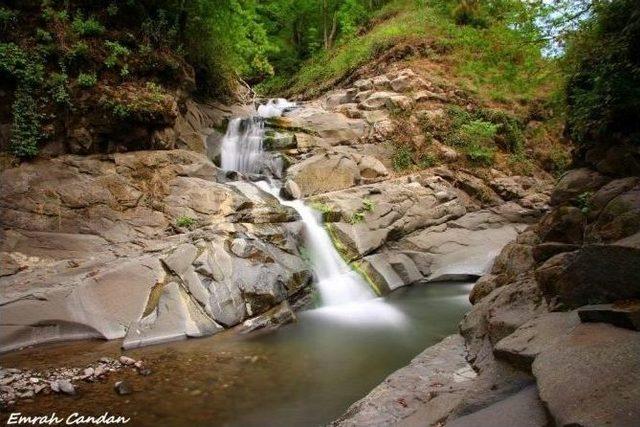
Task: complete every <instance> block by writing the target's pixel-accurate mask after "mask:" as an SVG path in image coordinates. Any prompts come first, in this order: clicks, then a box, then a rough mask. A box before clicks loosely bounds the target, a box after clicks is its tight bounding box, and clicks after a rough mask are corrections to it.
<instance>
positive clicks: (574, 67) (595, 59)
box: [565, 0, 640, 144]
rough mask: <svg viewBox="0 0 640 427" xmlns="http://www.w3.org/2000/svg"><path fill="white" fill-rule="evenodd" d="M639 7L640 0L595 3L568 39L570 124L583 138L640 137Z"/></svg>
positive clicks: (574, 135)
mask: <svg viewBox="0 0 640 427" xmlns="http://www.w3.org/2000/svg"><path fill="white" fill-rule="evenodd" d="M638 40H640V13H638V1H637V0H616V1H601V2H593V3H592V11H591V18H590V19H589V20H587V21H586V22H585V23H583V25H582V26H581V28H580V30H579V31H578V32H577V33H576V34H575V35H574V36H573V37H571V38H569V41H568V47H567V54H566V59H565V69H566V72H567V76H568V77H567V82H566V103H567V130H568V132H569V134H570V135H571V137H572V138H573V140H574V141H576V142H577V143H580V144H587V143H594V142H595V143H598V142H605V143H611V142H613V141H620V140H632V141H635V142H636V143H640V121H639V120H638V117H640V54H639V53H638Z"/></svg>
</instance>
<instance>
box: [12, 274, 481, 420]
mask: <svg viewBox="0 0 640 427" xmlns="http://www.w3.org/2000/svg"><path fill="white" fill-rule="evenodd" d="M471 286H472V285H471V284H461V283H430V284H428V285H418V286H411V287H406V288H400V289H398V290H396V291H395V292H394V293H393V294H391V295H389V296H387V297H385V298H384V299H382V301H379V300H377V299H373V300H369V302H362V303H360V304H358V305H357V307H358V308H357V309H354V310H342V309H340V310H338V314H336V312H334V311H332V310H335V309H336V308H339V307H342V306H327V307H322V308H320V309H317V310H309V311H306V312H301V313H298V321H297V322H296V323H292V324H289V325H284V326H283V327H281V328H280V329H278V330H277V331H275V332H272V333H264V334H259V333H258V334H255V333H254V334H248V335H236V334H234V332H233V331H225V332H222V333H219V334H217V335H214V336H212V337H208V338H202V339H191V340H187V341H180V342H173V343H168V344H162V345H156V346H150V347H143V348H140V349H135V350H131V351H127V352H126V354H127V355H128V356H131V357H134V358H136V359H143V360H144V361H145V363H146V364H147V365H148V366H150V367H151V369H152V370H153V373H152V374H151V375H150V376H148V377H143V376H140V375H138V374H136V373H133V372H118V373H114V374H112V375H111V376H110V377H109V379H108V380H107V381H105V382H98V383H95V384H85V383H83V382H79V383H78V388H79V395H78V396H60V395H49V396H41V397H38V398H37V399H35V400H34V401H33V402H31V403H29V402H24V401H22V402H20V403H19V404H18V406H17V407H16V408H15V411H19V412H22V413H26V414H30V415H35V414H45V413H51V412H53V411H55V412H56V413H57V414H59V415H63V416H67V415H69V414H71V413H73V412H79V413H82V414H85V415H100V414H103V413H104V412H105V411H109V412H110V413H111V414H118V415H125V416H128V417H131V418H132V421H131V422H130V423H129V424H127V426H135V427H138V426H144V427H146V426H149V427H151V426H153V427H164V426H180V427H182V426H184V427H194V426H203V427H204V426H211V427H218V426H227V427H254V426H255V427H270V426H274V427H282V426H287V427H298V426H300V427H315V426H321V425H325V424H327V423H328V422H330V421H331V420H333V419H336V418H337V417H339V416H340V415H341V414H342V413H343V412H344V411H345V410H346V409H347V408H348V407H349V405H350V404H351V403H353V402H355V401H356V400H358V399H360V398H361V397H363V396H364V395H366V394H367V393H368V392H369V391H370V390H371V389H372V388H373V387H375V386H376V385H377V384H379V383H380V382H381V381H383V380H384V378H385V377H386V376H387V375H389V374H390V373H392V372H393V371H395V370H396V369H398V368H400V367H402V366H404V365H406V364H407V363H408V362H409V361H410V360H411V359H412V358H413V357H414V356H415V355H417V354H418V353H420V352H421V351H422V350H424V349H425V348H426V347H428V346H430V345H433V344H435V343H437V342H438V341H440V340H441V339H442V338H444V337H445V336H447V335H449V334H452V333H455V332H456V325H457V323H458V321H459V320H460V318H461V317H462V315H463V314H464V313H465V312H466V311H467V310H468V309H469V302H468V299H467V295H468V293H469V290H470V289H471ZM381 302H383V303H384V304H385V305H387V306H389V307H392V308H393V309H394V310H397V311H398V312H399V313H402V316H403V319H404V321H403V322H400V323H393V322H376V321H375V318H373V316H371V315H370V313H371V312H373V313H375V312H376V310H377V309H378V308H379V307H378V305H379V304H380V303H381ZM369 304H372V305H373V306H372V307H369ZM368 308H372V309H373V310H372V311H371V312H369V311H368ZM120 344H121V342H120V341H107V342H101V341H83V342H71V343H65V344H62V343H60V344H52V345H48V346H45V347H40V348H33V349H27V350H24V351H21V352H15V353H9V354H5V355H2V356H0V365H2V366H7V367H12V366H17V367H32V368H37V369H47V368H49V367H51V366H60V365H63V366H85V365H86V364H89V363H95V362H96V361H97V360H98V359H99V358H100V357H103V356H109V357H114V356H117V355H119V354H120V348H119V346H120ZM123 379H124V380H127V381H128V382H129V383H130V384H131V387H132V388H133V390H134V393H133V394H131V395H129V396H118V395H117V394H116V393H115V392H114V391H113V384H114V383H115V381H118V380H123ZM2 419H3V416H2V414H1V413H0V422H1V421H2Z"/></svg>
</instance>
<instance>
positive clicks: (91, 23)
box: [71, 13, 105, 37]
mask: <svg viewBox="0 0 640 427" xmlns="http://www.w3.org/2000/svg"><path fill="white" fill-rule="evenodd" d="M71 29H72V30H73V32H74V33H75V34H76V35H78V36H80V37H95V36H99V35H102V34H103V33H104V31H105V28H104V26H103V25H102V24H101V23H100V22H99V21H98V20H97V19H96V18H94V17H89V18H87V19H86V20H85V19H83V17H82V14H81V13H78V14H76V16H75V18H73V22H72V23H71Z"/></svg>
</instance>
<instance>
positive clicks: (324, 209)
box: [311, 202, 331, 213]
mask: <svg viewBox="0 0 640 427" xmlns="http://www.w3.org/2000/svg"><path fill="white" fill-rule="evenodd" d="M311 208H312V209H314V210H316V211H318V212H321V213H328V212H331V206H329V205H327V204H326V203H322V202H312V203H311Z"/></svg>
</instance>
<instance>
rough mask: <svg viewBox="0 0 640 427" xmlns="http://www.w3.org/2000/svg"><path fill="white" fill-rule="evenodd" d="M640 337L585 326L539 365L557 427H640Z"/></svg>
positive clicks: (600, 326)
mask: <svg viewBox="0 0 640 427" xmlns="http://www.w3.org/2000/svg"><path fill="white" fill-rule="evenodd" d="M639 354H640V333H638V332H635V331H630V330H628V329H623V328H617V327H615V326H611V325H608V324H604V323H591V324H584V323H583V324H580V325H578V326H577V327H576V328H575V329H573V331H571V332H570V333H569V334H568V335H566V336H564V337H563V338H562V339H559V340H557V341H555V342H554V343H553V344H551V345H550V346H549V347H547V348H546V349H545V350H543V351H542V352H541V353H540V354H539V355H538V357H536V359H535V361H534V362H533V374H534V375H535V377H536V381H537V384H538V390H539V393H540V398H541V399H542V401H543V402H544V403H545V406H546V407H547V409H548V410H549V413H550V414H551V416H552V417H553V419H554V421H555V423H556V425H562V426H568V425H576V426H577V425H579V426H585V427H588V426H616V427H635V426H637V425H638V420H640V405H638V402H640V387H639V386H638V384H640V357H638V355H639Z"/></svg>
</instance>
